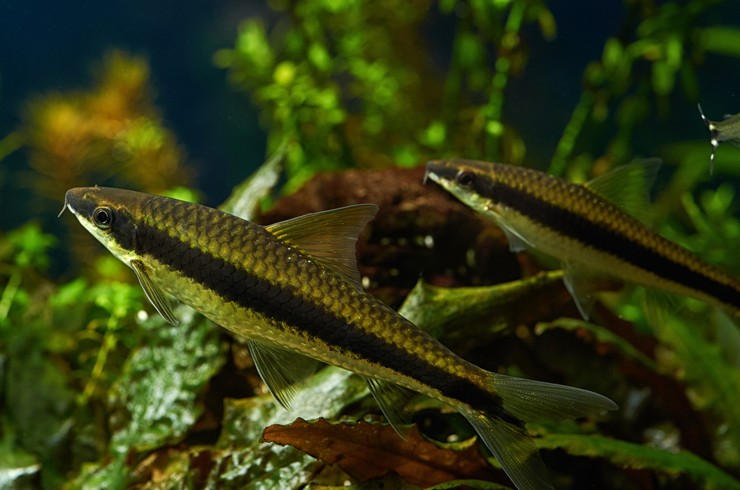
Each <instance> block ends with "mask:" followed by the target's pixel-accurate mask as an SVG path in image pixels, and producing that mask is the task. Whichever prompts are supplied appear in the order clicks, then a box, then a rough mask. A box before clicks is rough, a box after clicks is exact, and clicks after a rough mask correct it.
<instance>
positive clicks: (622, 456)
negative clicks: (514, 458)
mask: <svg viewBox="0 0 740 490" xmlns="http://www.w3.org/2000/svg"><path fill="white" fill-rule="evenodd" d="M537 446H538V447H540V448H547V449H556V448H557V449H563V450H565V451H567V452H568V453H570V454H573V455H577V456H588V457H600V458H606V459H608V460H610V461H611V462H612V463H614V464H617V465H619V466H622V467H625V468H632V469H650V470H656V471H659V472H662V473H666V474H668V475H671V476H677V475H681V474H686V475H688V476H690V477H691V478H692V479H694V480H695V481H696V482H697V483H698V482H701V483H702V484H704V485H706V488H722V489H727V490H729V489H733V488H735V489H740V481H738V480H736V479H735V478H733V477H732V476H730V475H729V474H727V473H725V472H724V471H722V470H721V469H719V468H717V467H716V466H714V465H712V464H710V463H708V462H707V461H705V460H703V459H701V458H699V457H698V456H696V455H695V454H692V453H690V452H687V451H680V452H677V453H672V452H668V451H665V450H662V449H658V448H654V447H649V446H645V445H643V444H634V443H631V442H626V441H619V440H616V439H611V438H608V437H604V436H598V435H575V434H546V435H545V436H543V437H542V438H541V439H538V441H537Z"/></svg>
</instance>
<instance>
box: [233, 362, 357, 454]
mask: <svg viewBox="0 0 740 490" xmlns="http://www.w3.org/2000/svg"><path fill="white" fill-rule="evenodd" d="M368 394H369V391H368V389H367V384H366V383H365V382H364V381H363V380H362V378H361V377H359V376H355V375H353V374H352V373H350V372H349V371H345V370H343V369H339V368H335V367H326V368H324V369H321V370H320V371H319V372H317V373H316V374H314V375H313V376H311V377H310V378H308V380H307V381H306V382H305V383H303V384H302V385H300V386H299V387H297V391H296V394H295V396H294V397H293V399H292V401H291V407H292V410H291V411H290V412H289V411H287V410H285V409H284V408H283V407H281V406H280V405H279V404H278V403H277V402H276V401H275V400H274V398H273V397H272V395H270V394H269V393H266V394H264V395H261V396H255V397H252V398H246V399H243V400H228V399H227V400H226V401H225V402H224V422H223V426H224V428H223V431H222V432H221V437H220V439H219V443H218V444H219V445H220V446H230V445H248V444H253V443H254V442H255V441H258V440H259V438H260V437H261V435H262V430H263V429H264V428H265V427H267V426H269V425H275V424H288V423H290V422H292V421H293V420H295V418H296V416H298V415H300V416H301V417H304V418H309V419H310V418H319V417H328V418H332V417H336V416H338V415H339V414H341V413H342V412H343V411H344V409H345V408H346V407H348V406H349V405H351V404H353V403H355V402H357V401H359V400H361V399H362V398H364V397H365V396H367V395H368Z"/></svg>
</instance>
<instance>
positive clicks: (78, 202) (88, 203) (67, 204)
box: [59, 187, 95, 216]
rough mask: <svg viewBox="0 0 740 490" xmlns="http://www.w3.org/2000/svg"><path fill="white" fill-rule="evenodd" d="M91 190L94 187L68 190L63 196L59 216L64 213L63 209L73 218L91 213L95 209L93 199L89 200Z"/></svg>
mask: <svg viewBox="0 0 740 490" xmlns="http://www.w3.org/2000/svg"><path fill="white" fill-rule="evenodd" d="M91 189H95V187H75V188H72V189H69V190H68V191H67V192H66V193H65V194H64V207H63V208H62V211H61V212H60V213H59V216H61V215H62V213H64V210H65V209H69V211H70V212H71V213H72V214H74V215H75V216H80V214H83V215H84V214H90V213H92V211H93V209H94V208H95V202H94V200H93V199H90V196H89V192H90V190H91Z"/></svg>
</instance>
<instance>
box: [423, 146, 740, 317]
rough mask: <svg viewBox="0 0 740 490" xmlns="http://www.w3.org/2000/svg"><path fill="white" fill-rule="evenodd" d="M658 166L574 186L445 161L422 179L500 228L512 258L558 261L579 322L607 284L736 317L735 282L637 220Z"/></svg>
mask: <svg viewBox="0 0 740 490" xmlns="http://www.w3.org/2000/svg"><path fill="white" fill-rule="evenodd" d="M659 166H660V160H658V159H650V160H645V161H640V162H635V163H631V164H627V165H623V166H620V167H616V168H615V169H613V170H612V171H610V172H607V173H606V174H604V175H602V176H600V177H597V178H596V179H594V180H592V181H590V182H587V183H585V184H573V183H569V182H567V181H565V180H562V179H559V178H557V177H554V176H551V175H549V174H547V173H544V172H540V171H538V170H534V169H530V168H525V167H521V166H515V165H510V164H504V163H489V162H483V161H475V160H461V159H450V160H436V161H431V162H429V163H428V164H427V167H426V174H425V179H428V180H431V181H433V182H436V183H437V184H439V185H440V186H441V187H442V188H444V189H446V190H447V191H449V192H450V193H451V194H453V195H454V196H455V197H457V198H458V199H459V200H460V201H462V202H463V203H465V204H466V205H468V206H469V207H471V208H472V209H474V210H475V211H477V212H479V213H481V214H482V215H484V216H485V217H487V218H489V219H491V220H492V221H494V222H495V223H497V224H498V226H499V227H500V228H501V229H502V230H503V231H504V233H505V235H506V236H507V238H508V241H509V248H510V250H511V251H512V252H520V251H523V250H525V249H533V250H536V251H539V252H541V253H543V254H545V255H549V256H551V257H554V258H556V259H559V260H560V262H561V264H562V267H563V272H564V275H563V280H564V282H565V286H566V288H567V289H568V291H569V292H570V294H571V296H572V297H573V299H574V301H575V303H576V306H577V308H578V310H579V312H580V314H581V316H582V317H583V318H584V319H588V318H589V316H590V311H591V308H592V306H593V303H594V301H595V296H594V293H595V290H596V289H598V282H599V278H601V279H602V280H603V278H604V277H609V278H614V279H617V280H620V281H622V282H626V283H633V284H638V285H642V286H647V287H648V288H651V289H652V290H657V291H663V292H666V293H672V294H678V295H684V296H690V297H694V298H698V299H700V300H703V301H705V302H707V303H709V304H711V305H714V306H719V307H720V308H722V309H724V310H727V311H728V312H730V313H732V314H734V315H736V316H737V315H738V314H740V282H739V281H738V280H737V279H736V278H735V277H732V276H731V275H729V274H727V273H725V272H723V271H722V270H720V269H719V268H717V267H715V266H713V265H711V264H708V263H707V262H705V261H703V260H701V259H700V258H699V257H698V256H697V255H696V254H694V253H692V252H690V251H689V250H687V249H685V248H683V247H682V246H680V245H678V244H676V243H674V242H672V241H670V240H668V239H666V238H664V237H662V236H661V235H659V234H657V233H655V232H653V231H651V230H650V229H649V228H648V226H647V225H645V223H644V216H640V215H641V214H642V213H640V212H639V209H643V208H644V203H645V202H646V201H647V189H648V188H649V185H650V183H651V181H652V179H654V177H655V175H656V174H657V171H658V168H659ZM640 218H641V219H640Z"/></svg>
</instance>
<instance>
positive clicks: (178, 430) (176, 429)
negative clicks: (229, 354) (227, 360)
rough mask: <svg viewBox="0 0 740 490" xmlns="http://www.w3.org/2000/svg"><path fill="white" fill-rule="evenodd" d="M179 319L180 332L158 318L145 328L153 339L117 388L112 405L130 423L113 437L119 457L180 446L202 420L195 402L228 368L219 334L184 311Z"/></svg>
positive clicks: (133, 360) (135, 356) (139, 352)
mask: <svg viewBox="0 0 740 490" xmlns="http://www.w3.org/2000/svg"><path fill="white" fill-rule="evenodd" d="M178 317H179V318H180V319H181V320H182V322H181V323H180V325H179V326H178V327H172V326H170V325H166V324H164V323H163V320H162V319H161V318H160V317H159V316H153V317H150V318H149V319H147V320H145V321H144V322H143V324H142V327H143V328H147V329H150V332H151V333H152V334H153V338H152V339H150V340H149V341H148V343H147V345H144V346H142V347H140V348H139V349H138V350H136V351H134V352H133V354H132V355H131V356H130V357H129V359H128V361H127V362H126V365H125V366H124V371H123V374H122V375H121V376H120V377H119V378H118V380H117V383H116V384H115V385H114V387H113V390H112V395H111V398H112V403H113V405H114V406H115V407H116V408H118V409H119V410H120V409H121V408H124V407H125V412H126V415H125V416H124V417H125V418H127V419H128V420H127V423H126V425H125V426H123V427H121V429H120V430H118V431H117V432H116V433H114V435H113V440H112V445H113V448H114V452H115V453H117V454H123V453H125V452H126V451H127V450H128V449H130V448H135V449H137V450H146V449H149V448H155V447H159V446H161V445H162V444H165V443H172V442H175V441H177V440H179V439H180V438H181V437H182V436H183V435H184V434H185V433H186V431H187V430H188V429H189V428H190V427H191V426H192V425H193V424H194V423H195V421H196V419H197V417H198V415H199V414H200V408H199V407H198V405H197V403H196V397H197V395H198V393H199V391H200V389H201V387H202V386H203V385H204V384H205V383H206V382H207V381H208V380H209V379H210V378H211V376H213V374H214V373H215V372H216V371H217V370H218V368H219V367H220V366H221V364H222V362H223V354H222V348H221V346H220V345H219V340H218V333H219V332H218V330H217V329H216V327H215V325H213V324H212V323H211V322H209V321H207V320H205V319H203V318H202V317H201V316H199V315H197V316H196V315H194V314H193V312H192V310H189V309H186V308H184V307H183V308H182V309H181V311H180V314H179V315H178Z"/></svg>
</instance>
